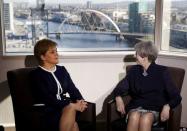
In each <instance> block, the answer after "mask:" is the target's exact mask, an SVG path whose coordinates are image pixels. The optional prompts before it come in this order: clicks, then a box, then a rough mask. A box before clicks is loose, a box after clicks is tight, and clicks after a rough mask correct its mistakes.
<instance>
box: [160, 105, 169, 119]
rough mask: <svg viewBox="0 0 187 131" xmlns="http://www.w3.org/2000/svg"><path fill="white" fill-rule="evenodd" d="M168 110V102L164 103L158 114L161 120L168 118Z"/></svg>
mask: <svg viewBox="0 0 187 131" xmlns="http://www.w3.org/2000/svg"><path fill="white" fill-rule="evenodd" d="M169 111H170V106H169V105H168V104H166V105H164V106H163V108H162V112H161V114H160V119H161V121H163V122H164V121H166V120H168V119H169Z"/></svg>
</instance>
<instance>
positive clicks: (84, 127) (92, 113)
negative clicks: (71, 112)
mask: <svg viewBox="0 0 187 131" xmlns="http://www.w3.org/2000/svg"><path fill="white" fill-rule="evenodd" d="M87 103H88V108H87V109H86V110H85V111H84V112H80V113H79V114H78V117H77V122H78V125H79V129H80V131H88V130H89V131H95V130H96V107H95V103H91V102H87Z"/></svg>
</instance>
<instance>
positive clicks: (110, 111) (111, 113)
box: [107, 95, 131, 131]
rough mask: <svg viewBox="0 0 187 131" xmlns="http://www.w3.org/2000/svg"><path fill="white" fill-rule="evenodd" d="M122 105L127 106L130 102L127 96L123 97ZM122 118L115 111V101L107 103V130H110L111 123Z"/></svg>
mask: <svg viewBox="0 0 187 131" xmlns="http://www.w3.org/2000/svg"><path fill="white" fill-rule="evenodd" d="M122 98H123V101H124V104H125V105H126V104H128V103H129V101H130V100H131V97H130V96H129V95H126V96H123V97H122ZM120 118H122V117H121V114H120V113H119V112H118V111H117V109H116V101H115V100H114V99H113V100H111V101H109V102H108V103H107V130H108V131H110V130H111V123H112V122H113V121H115V120H118V119H120Z"/></svg>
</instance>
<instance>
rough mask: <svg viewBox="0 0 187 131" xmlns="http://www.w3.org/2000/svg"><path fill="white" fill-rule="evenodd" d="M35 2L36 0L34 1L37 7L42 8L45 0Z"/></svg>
mask: <svg viewBox="0 0 187 131" xmlns="http://www.w3.org/2000/svg"><path fill="white" fill-rule="evenodd" d="M36 2H37V3H36V7H37V8H42V6H44V5H45V0H37V1H36Z"/></svg>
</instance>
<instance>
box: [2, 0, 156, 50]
mask: <svg viewBox="0 0 187 131" xmlns="http://www.w3.org/2000/svg"><path fill="white" fill-rule="evenodd" d="M1 1H2V3H1V4H0V5H1V9H2V16H3V17H1V18H2V19H1V22H2V23H3V24H2V25H3V30H2V32H3V33H4V38H3V39H2V40H3V43H4V53H31V52H32V50H33V46H34V44H35V43H36V41H37V40H39V39H42V38H49V39H52V40H54V41H56V42H57V43H58V49H59V50H60V51H116V50H117V51H124V50H133V47H134V45H135V43H137V42H139V41H144V40H152V41H154V25H155V0H87V1H85V0H4V1H3V0H1Z"/></svg>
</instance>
